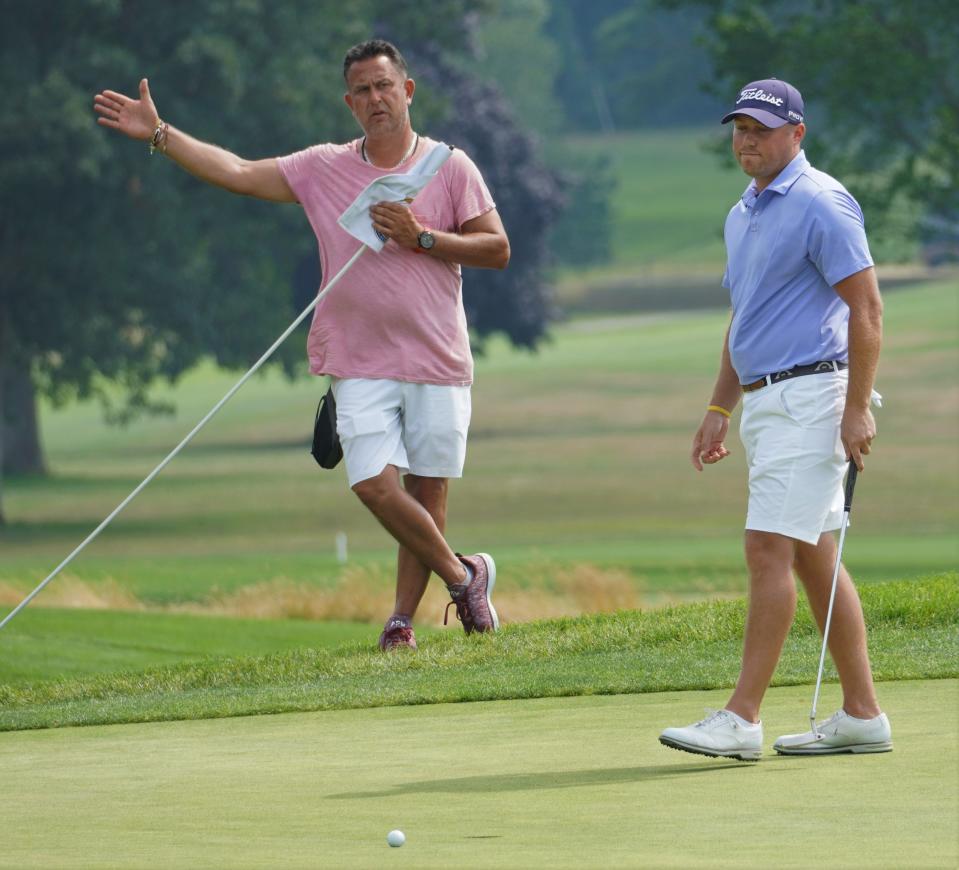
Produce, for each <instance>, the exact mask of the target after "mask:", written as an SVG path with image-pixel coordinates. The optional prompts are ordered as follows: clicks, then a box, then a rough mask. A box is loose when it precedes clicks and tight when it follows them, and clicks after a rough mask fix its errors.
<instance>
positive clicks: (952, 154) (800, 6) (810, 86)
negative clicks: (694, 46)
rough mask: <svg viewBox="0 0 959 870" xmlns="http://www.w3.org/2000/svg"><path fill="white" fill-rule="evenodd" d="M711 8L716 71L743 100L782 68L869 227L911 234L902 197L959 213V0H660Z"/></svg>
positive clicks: (826, 158) (812, 134)
mask: <svg viewBox="0 0 959 870" xmlns="http://www.w3.org/2000/svg"><path fill="white" fill-rule="evenodd" d="M661 2H662V3H663V5H664V6H668V7H670V8H677V7H685V8H690V9H702V10H703V11H704V12H705V16H706V28H707V30H708V36H707V38H706V45H707V48H708V50H709V54H710V57H711V60H712V66H713V71H714V75H713V76H712V79H711V81H710V90H711V91H712V92H713V93H714V94H716V95H717V96H722V97H723V98H724V99H725V100H726V102H729V101H731V100H732V98H733V96H734V95H735V93H736V92H737V89H738V88H739V87H741V86H742V85H743V84H745V83H746V82H748V81H752V80H755V79H760V78H768V77H770V76H776V77H777V78H781V79H786V80H788V81H790V82H792V83H793V84H794V85H796V86H797V87H798V88H799V90H800V91H801V92H802V94H803V97H804V99H805V102H806V123H807V125H808V127H809V136H808V138H807V143H808V144H807V148H808V151H809V152H810V156H811V158H812V159H813V161H814V162H815V163H816V165H818V166H820V167H821V168H822V169H824V170H826V171H828V172H830V173H832V174H835V175H837V176H838V177H839V178H840V179H841V180H842V181H843V183H844V184H846V186H847V187H849V188H850V190H852V192H853V193H854V194H855V195H856V197H857V198H858V199H859V200H860V201H861V202H862V204H863V208H864V211H865V212H866V216H867V223H868V224H869V225H870V226H871V227H872V228H876V227H877V226H878V225H879V224H880V222H882V223H884V224H885V229H886V231H888V232H894V233H900V234H901V233H909V232H914V231H915V230H916V224H915V221H912V222H908V221H902V220H900V219H899V214H898V211H899V206H900V204H901V202H902V198H904V199H905V200H906V201H909V202H911V203H915V204H916V205H917V206H919V207H921V208H922V209H923V210H925V212H926V213H927V214H928V215H930V216H932V217H934V218H938V219H940V220H942V219H948V221H951V226H952V236H953V238H955V235H956V226H955V222H956V220H957V216H959V54H957V53H956V45H957V44H959V5H957V4H956V3H954V2H953V0H919V2H915V3H889V2H887V0H861V2H857V3H837V2H833V0H816V2H813V3H796V2H794V0H772V2H761V3H760V2H757V0H661Z"/></svg>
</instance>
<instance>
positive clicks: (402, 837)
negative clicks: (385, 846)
mask: <svg viewBox="0 0 959 870" xmlns="http://www.w3.org/2000/svg"><path fill="white" fill-rule="evenodd" d="M386 842H387V843H389V844H390V845H391V846H402V845H403V844H404V843H405V842H406V834H404V833H403V832H402V831H390V832H389V833H388V834H387V835H386Z"/></svg>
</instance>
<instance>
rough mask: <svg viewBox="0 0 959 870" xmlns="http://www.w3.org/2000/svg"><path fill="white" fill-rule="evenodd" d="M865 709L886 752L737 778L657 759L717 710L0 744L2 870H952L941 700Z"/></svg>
mask: <svg viewBox="0 0 959 870" xmlns="http://www.w3.org/2000/svg"><path fill="white" fill-rule="evenodd" d="M879 690H880V698H881V701H882V704H883V706H884V708H885V710H886V711H887V712H888V714H889V716H890V720H891V722H892V727H893V736H894V742H895V748H894V751H893V752H891V753H886V754H882V755H872V756H849V755H846V756H833V757H827V758H813V759H797V758H785V757H780V756H776V755H774V754H773V753H772V751H771V749H768V748H767V752H766V755H765V756H764V757H763V759H762V760H761V761H760V762H759V763H754V764H745V763H736V762H730V761H723V760H717V759H706V758H702V757H699V756H694V755H687V754H684V753H680V752H675V751H673V750H669V749H666V748H664V747H662V746H660V745H659V743H658V742H657V740H656V737H657V735H658V733H659V732H660V730H661V729H662V728H664V727H666V726H668V725H675V724H685V723H686V722H689V721H692V720H694V719H697V718H699V717H700V716H701V715H702V709H703V707H706V706H709V707H717V706H721V705H722V704H723V702H724V701H725V693H724V692H717V691H706V692H700V691H697V692H682V693H677V692H668V693H663V694H653V695H622V696H615V697H576V698H549V699H535V700H528V701H511V702H482V703H477V704H454V705H432V706H419V707H404V708H389V709H373V710H349V711H331V712H323V713H305V714H294V715H287V716H256V717H249V718H239V719H230V720H220V721H206V722H176V723H157V724H150V725H137V726H109V727H94V728H84V729H62V730H55V731H32V732H21V733H15V734H2V735H0V769H2V770H3V792H4V795H5V796H7V797H8V798H9V799H8V800H6V801H4V805H3V807H4V808H3V819H4V840H3V849H2V850H0V866H3V867H10V868H18V870H19V868H23V867H36V868H58V870H59V868H62V867H91V868H93V867H97V868H99V867H105V868H106V867H109V868H115V867H124V868H154V867H165V868H181V867H184V868H187V867H188V868H193V867H246V868H260V867H264V868H265V867H270V868H273V867H277V866H284V867H294V868H300V867H304V868H305V867H335V868H354V867H356V868H369V867H393V866H395V867H417V868H434V867H435V868H449V867H490V868H500V867H502V868H511V870H512V868H537V867H550V868H556V867H559V868H583V867H590V868H592V867H597V868H598V867H656V868H660V867H677V868H691V867H710V868H712V867H735V868H741V867H749V868H770V867H777V868H800V867H802V868H806V867H810V866H813V867H823V868H844V870H845V868H851V867H857V868H858V867H876V868H900V867H909V868H946V867H955V866H956V863H957V860H959V847H957V843H959V798H957V791H959V788H957V778H956V777H955V776H954V775H953V774H954V773H955V770H956V764H957V760H959V759H957V746H959V733H957V719H956V716H955V709H956V702H957V698H959V683H957V682H956V681H955V680H940V681H933V682H896V683H883V684H881V685H880V686H879ZM810 700H811V689H810V687H809V686H801V687H794V688H781V689H772V690H771V691H770V692H769V693H768V695H767V698H766V702H765V705H764V708H763V719H764V724H765V734H766V745H767V747H769V745H770V744H771V742H772V741H773V740H774V739H775V738H776V737H777V736H778V735H779V734H783V733H788V732H794V731H799V730H802V729H805V728H806V727H807V726H808V720H807V718H806V716H807V713H808V709H809V703H810ZM837 704H838V692H837V691H836V688H835V687H834V686H827V687H825V692H824V696H823V699H822V709H823V710H829V711H830V712H831V711H832V710H833V709H835V707H836V706H837ZM943 711H948V715H946V716H943V715H942V714H943ZM393 828H401V829H402V830H404V831H405V832H406V836H407V842H406V844H405V845H404V846H403V847H402V848H401V849H390V848H389V847H388V846H387V845H386V833H387V832H388V831H390V830H391V829H393Z"/></svg>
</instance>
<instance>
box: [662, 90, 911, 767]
mask: <svg viewBox="0 0 959 870" xmlns="http://www.w3.org/2000/svg"><path fill="white" fill-rule="evenodd" d="M803 112H804V109H803V100H802V96H801V95H800V93H799V91H797V90H796V89H795V88H794V87H793V86H792V85H789V84H787V83H786V82H783V81H780V80H778V79H766V80H763V81H757V82H751V83H750V84H748V85H746V86H745V87H744V88H743V89H742V90H741V91H740V93H739V96H738V98H737V100H736V104H735V105H734V106H733V108H732V110H731V111H730V112H729V113H728V114H727V115H726V116H725V117H724V118H723V119H722V123H724V124H726V123H728V122H730V121H731V122H732V123H733V136H732V140H733V141H732V144H733V154H734V155H735V157H736V160H737V161H738V162H739V165H740V166H741V167H742V169H743V171H744V172H745V173H746V174H747V175H749V176H751V177H752V179H753V180H752V182H751V183H750V184H749V186H748V187H747V188H746V192H745V193H744V194H743V196H742V199H741V200H740V201H739V202H738V203H736V205H735V206H733V208H732V210H731V211H730V212H729V215H728V217H727V218H726V229H725V237H726V250H727V266H726V274H725V276H724V279H723V286H725V287H726V288H727V289H728V290H729V291H730V296H731V299H732V320H731V322H730V325H729V329H728V331H727V333H726V340H725V342H724V345H723V352H722V360H721V363H720V368H719V376H718V378H717V380H716V385H715V388H714V389H713V393H712V398H711V399H710V401H709V404H708V409H707V411H706V415H705V417H704V418H703V422H702V424H701V425H700V427H699V429H698V430H697V432H696V435H695V437H694V439H693V447H692V455H691V459H692V463H693V466H694V467H695V468H696V469H697V470H698V471H702V469H703V465H704V464H706V465H712V464H714V463H716V462H719V461H720V460H721V459H723V458H724V457H726V456H727V455H729V451H728V450H727V449H726V447H725V444H724V442H725V439H726V434H727V432H728V429H729V418H730V416H731V414H732V411H733V409H734V408H735V407H736V405H737V403H738V402H739V400H740V398H743V412H742V419H741V422H740V437H741V439H742V442H743V445H744V447H745V450H746V459H747V462H748V465H749V506H748V510H747V517H746V533H745V552H746V562H747V566H748V569H749V613H748V616H747V619H746V630H745V638H744V643H743V659H742V669H741V671H740V675H739V680H738V682H737V684H736V688H735V690H734V691H733V694H732V696H731V697H730V699H729V702H728V703H727V704H726V707H725V708H724V709H723V710H719V711H718V712H716V713H713V714H711V715H710V716H708V717H707V718H706V719H703V720H702V721H701V722H697V723H695V724H693V725H689V726H687V727H685V728H667V729H666V730H665V731H664V732H663V733H662V735H661V736H660V742H662V743H663V744H665V745H667V746H670V747H673V748H675V749H682V750H685V751H687V752H695V753H699V754H702V755H710V756H725V757H733V758H740V759H743V760H756V759H758V758H759V757H760V756H761V754H762V745H763V734H762V724H761V723H760V721H759V707H760V704H761V702H762V699H763V695H764V694H765V691H766V688H767V686H768V685H769V681H770V679H771V678H772V675H773V672H774V670H775V669H776V664H777V662H778V661H779V656H780V653H781V651H782V646H783V643H784V642H785V639H786V635H787V634H788V632H789V628H790V625H791V624H792V620H793V616H794V614H795V609H796V586H795V581H794V579H793V570H795V572H796V574H797V575H798V576H799V579H800V580H801V581H802V583H803V586H804V587H805V590H806V594H807V597H808V599H809V603H810V606H811V607H812V610H813V613H814V614H815V616H816V619H817V620H818V622H819V624H820V626H822V624H823V623H824V621H825V618H826V611H827V608H828V604H829V595H830V591H831V588H832V575H833V571H834V568H835V562H836V557H837V551H836V542H835V539H834V537H833V535H832V532H833V531H834V530H835V529H838V528H839V526H840V524H841V520H842V513H843V489H842V478H843V472H844V470H845V468H846V464H847V462H848V460H849V459H850V458H851V459H852V460H853V461H855V463H856V465H857V467H858V468H859V469H860V470H862V467H863V456H864V455H867V454H868V453H869V451H870V445H871V443H872V440H873V438H875V436H876V424H875V420H874V419H873V415H872V412H871V410H870V404H871V401H872V399H873V398H875V399H876V400H878V394H875V393H874V392H873V382H874V380H875V375H876V367H877V364H878V360H879V348H880V344H881V340H882V300H881V298H880V295H879V285H878V283H877V281H876V273H875V270H874V268H873V263H872V258H871V256H870V254H869V246H868V244H867V242H866V234H865V229H864V226H863V216H862V212H861V211H860V208H859V205H858V203H857V202H856V200H855V199H853V197H852V196H851V195H850V194H849V192H848V191H847V190H846V189H845V188H844V187H843V186H842V185H841V184H840V183H839V182H838V181H836V180H835V179H834V178H831V177H830V176H828V175H826V174H825V173H823V172H820V171H818V170H817V169H814V168H813V167H812V166H810V164H809V161H808V160H807V159H806V155H805V154H804V153H803V151H802V140H803V137H804V136H805V134H806V127H805V124H804V123H803ZM829 650H830V654H831V655H832V658H833V661H834V662H835V664H836V669H837V671H838V673H839V679H840V682H841V684H842V690H843V706H842V709H841V710H839V711H838V712H837V713H836V714H835V715H834V716H832V717H831V718H830V719H829V720H828V721H827V722H825V723H823V724H822V725H820V726H818V727H819V730H820V732H821V734H820V735H819V736H817V735H816V734H813V733H812V732H806V733H805V734H792V735H786V736H784V737H780V738H779V739H778V740H777V741H776V743H775V744H774V748H775V750H776V751H777V752H780V753H782V754H799V755H807V754H817V755H821V754H829V753H835V752H885V751H888V750H890V749H892V736H891V732H890V728H889V721H888V719H887V718H886V715H885V714H884V713H883V712H882V711H881V710H880V708H879V704H878V702H877V700H876V693H875V688H874V686H873V681H872V671H871V668H870V665H869V655H868V651H867V648H866V629H865V624H864V621H863V615H862V608H861V606H860V603H859V596H858V594H857V592H856V589H855V587H854V586H853V584H852V581H851V580H850V578H849V575H848V573H846V570H845V568H842V569H841V570H840V573H839V581H838V587H837V590H836V599H835V602H834V606H833V616H832V625H831V629H830V634H829ZM823 735H824V736H823Z"/></svg>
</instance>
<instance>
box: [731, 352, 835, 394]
mask: <svg viewBox="0 0 959 870" xmlns="http://www.w3.org/2000/svg"><path fill="white" fill-rule="evenodd" d="M848 368H849V363H844V362H836V361H835V360H821V361H820V362H814V363H809V365H808V366H794V367H793V368H791V369H786V370H785V371H782V372H773V373H772V374H771V375H766V376H765V377H763V378H760V379H759V380H758V381H753V382H752V383H751V384H743V385H742V387H743V392H744V393H751V392H752V391H753V390H761V389H762V388H763V387H768V386H770V385H771V384H778V383H779V382H780V381H788V380H789V379H790V378H801V377H802V376H803V375H819V374H822V373H823V372H841V371H842V370H843V369H848Z"/></svg>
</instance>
